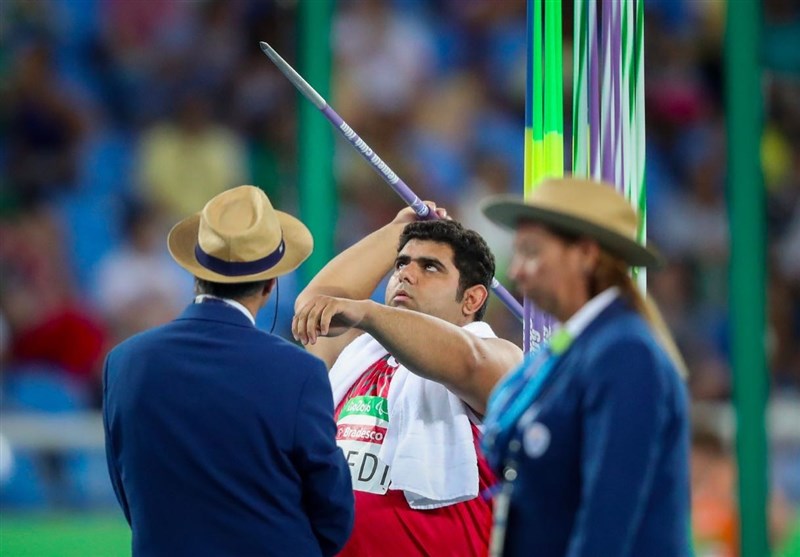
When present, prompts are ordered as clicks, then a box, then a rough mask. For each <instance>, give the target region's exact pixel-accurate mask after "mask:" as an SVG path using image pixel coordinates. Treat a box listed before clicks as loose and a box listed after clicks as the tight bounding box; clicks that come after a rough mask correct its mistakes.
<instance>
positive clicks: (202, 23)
mask: <svg viewBox="0 0 800 557" xmlns="http://www.w3.org/2000/svg"><path fill="white" fill-rule="evenodd" d="M568 5H569V4H567V6H568ZM764 9H765V14H764V31H763V35H762V40H763V51H762V61H763V65H764V74H763V76H762V77H761V79H762V82H763V85H764V87H763V91H764V98H765V122H764V136H763V142H762V160H763V172H764V187H765V188H766V195H767V227H768V249H769V253H768V261H769V268H768V282H769V290H768V358H769V369H770V373H771V396H772V397H773V398H782V397H783V398H792V397H794V400H797V397H798V396H799V395H800V102H798V99H800V7H799V5H798V3H797V2H794V1H792V0H766V1H765V2H764ZM524 13H525V2H524V0H500V1H498V0H429V1H424V0H385V1H382V0H351V1H344V0H342V1H340V2H338V3H336V7H335V10H334V19H333V29H332V31H333V32H332V45H331V46H332V56H333V71H332V84H331V86H332V95H331V99H332V104H333V106H334V107H335V108H336V109H337V111H338V112H339V113H340V114H341V115H342V117H343V118H344V119H345V120H346V121H347V122H348V123H349V124H350V125H351V127H352V128H353V129H354V130H356V131H357V132H358V133H359V134H360V135H361V136H362V137H363V138H364V139H365V140H366V141H367V142H368V143H369V144H370V146H372V147H373V148H374V149H375V151H376V152H377V153H379V154H380V156H381V157H382V158H383V159H384V160H385V161H387V162H388V163H389V164H390V165H391V166H392V168H393V169H394V170H395V171H396V172H397V173H398V174H399V175H400V176H401V177H403V179H404V180H405V181H406V182H407V183H409V184H411V185H412V187H413V188H414V189H415V191H416V192H417V193H418V195H419V196H420V197H423V198H426V199H433V200H435V201H436V202H437V203H438V204H440V205H444V206H446V207H447V208H448V209H449V211H450V212H451V214H453V215H454V216H456V218H459V219H460V220H462V221H463V222H464V223H465V224H467V225H468V226H470V227H472V228H475V229H476V230H478V231H479V232H481V233H482V234H484V236H485V237H486V238H487V240H488V241H489V244H490V245H491V246H492V247H493V249H494V250H495V253H496V256H497V259H498V272H500V273H502V272H503V270H504V268H505V265H506V263H507V260H508V256H509V252H510V236H508V235H507V234H506V233H504V232H502V231H500V230H499V229H497V228H494V227H493V226H492V225H491V224H489V223H488V221H485V220H484V219H483V217H482V216H481V215H480V213H479V211H478V209H477V201H478V200H480V199H481V198H483V197H485V196H486V195H489V194H491V193H496V192H504V191H511V192H521V189H522V168H523V164H522V163H523V151H522V138H523V114H524V100H525V99H524V96H525V40H526V38H525V22H524ZM564 17H565V21H564V29H565V32H564V40H565V42H564V47H565V53H564V59H565V61H569V60H571V41H572V22H571V9H568V8H567V7H565V13H564ZM645 21H646V31H645V55H646V62H645V71H646V78H645V79H646V102H647V124H646V125H647V185H648V205H649V208H648V213H649V216H648V218H649V223H648V228H649V234H650V237H651V239H652V240H653V241H654V242H655V243H656V245H657V246H658V247H659V248H660V249H661V250H662V251H663V252H664V253H665V254H666V255H667V256H668V257H669V261H670V263H669V265H668V267H667V268H666V269H665V270H663V271H662V272H659V273H653V274H652V275H651V277H650V287H649V288H650V293H651V294H652V295H653V297H654V298H655V299H656V300H657V301H658V302H659V303H660V305H661V308H662V309H663V311H664V313H665V316H666V317H667V319H668V321H669V323H670V325H671V326H672V328H673V331H674V332H675V334H676V337H677V339H678V342H679V344H680V346H681V348H682V350H683V352H684V355H685V357H686V360H687V362H688V365H689V368H690V372H691V373H690V377H689V386H690V390H691V393H692V396H693V399H694V400H696V401H700V400H712V401H726V400H729V398H730V395H731V370H730V361H729V346H728V323H729V319H730V317H731V316H730V315H729V314H728V311H727V296H728V290H727V282H728V281H727V272H728V271H727V260H728V250H729V245H728V220H727V216H726V205H725V169H726V167H725V156H726V152H725V112H724V83H723V76H722V44H723V32H724V3H723V2H715V1H704V2H694V1H690V0H682V1H677V0H650V1H648V2H647V14H646V16H645ZM259 40H267V41H268V42H270V43H271V44H272V45H273V46H275V47H276V49H277V50H278V51H279V52H280V53H281V54H282V55H283V56H284V57H285V58H286V59H287V60H288V61H290V62H292V63H294V61H296V60H297V59H298V57H297V52H298V48H299V41H300V39H299V37H298V27H297V0H269V1H267V0H264V1H257V0H230V1H182V2H177V1H169V0H148V1H147V2H139V1H131V0H102V1H101V0H75V1H67V0H63V1H56V0H53V1H44V0H42V1H40V0H35V1H34V0H6V1H4V2H2V3H0V83H2V85H1V86H0V99H2V101H1V102H2V104H1V105H0V106H1V108H0V118H1V119H2V124H3V126H2V129H3V132H2V134H3V139H2V142H0V165H1V166H2V174H1V175H0V180H2V194H1V196H0V277H2V281H1V282H0V334H1V335H2V343H1V344H0V362H2V375H1V377H2V410H3V412H10V411H14V410H37V411H42V412H62V411H71V410H80V409H87V408H89V409H91V408H97V405H98V400H99V397H98V393H99V389H100V381H99V378H100V370H101V367H102V362H103V357H104V355H105V352H106V351H107V350H108V348H109V347H110V346H112V345H113V344H115V343H116V342H118V341H120V340H121V339H123V338H126V337H127V336H129V335H131V334H133V333H135V332H136V331H139V330H142V329H143V328H146V327H150V326H153V325H156V324H159V323H162V322H164V321H166V320H169V319H171V318H172V317H174V316H175V315H176V314H177V313H178V312H179V311H181V309H182V308H183V306H184V305H185V304H187V303H188V302H189V301H190V299H191V288H192V284H191V278H190V277H188V276H186V275H185V273H183V272H182V271H181V270H180V269H179V268H178V267H177V266H176V265H175V264H173V263H172V261H171V260H170V259H169V257H168V255H167V254H166V253H165V250H166V245H165V235H166V231H167V230H168V228H169V226H170V225H171V224H172V223H174V222H176V221H177V220H178V219H179V218H181V217H183V216H185V215H186V214H188V213H191V212H194V211H197V210H199V209H201V208H202V205H203V204H204V202H205V201H206V200H208V199H209V198H211V197H212V196H213V195H214V194H216V193H218V192H220V191H221V190H223V189H226V188H228V187H231V186H234V185H239V184H245V183H251V184H255V185H258V186H259V187H262V188H264V189H265V190H266V191H267V193H268V194H269V196H270V198H271V199H272V200H273V202H274V203H275V205H277V206H278V207H280V208H282V209H284V210H287V211H290V212H293V213H295V214H297V213H298V211H299V207H298V198H297V181H298V165H299V161H298V153H297V141H296V136H297V106H298V100H299V99H298V97H297V95H296V94H295V91H294V89H293V88H292V86H291V85H290V84H289V83H288V82H287V81H286V79H285V78H284V77H283V76H282V75H281V74H280V73H279V72H278V71H277V70H276V69H275V68H274V66H273V65H272V64H271V63H270V62H269V61H268V60H267V59H266V58H265V57H264V55H263V54H262V53H261V51H260V49H259V48H258V41H259ZM570 65H571V64H567V66H570ZM567 74H569V69H567ZM753 78H754V79H759V77H758V76H754V77H753ZM570 83H571V76H570V75H567V76H566V81H565V107H566V115H565V122H567V123H569V122H570V121H571V117H570V114H569V112H570V108H569V107H570V104H571V100H570V99H571V90H570V87H569V85H570ZM569 127H570V126H569V125H566V126H565V128H566V133H567V136H569ZM569 141H570V139H569V137H568V138H567V142H568V143H567V144H568V145H569ZM567 151H569V149H567ZM567 156H569V155H568V154H567ZM335 180H336V183H337V185H338V191H339V204H338V207H331V211H337V212H338V222H339V225H338V227H337V230H336V243H337V246H338V247H339V248H342V247H345V246H347V245H349V244H350V243H352V242H353V241H354V240H356V239H358V238H360V237H361V236H362V235H363V234H364V233H366V232H367V231H370V230H373V229H374V228H376V227H378V226H380V225H382V224H383V223H385V222H387V221H388V220H389V219H391V217H392V216H393V215H394V214H395V212H396V211H397V210H398V209H399V208H400V207H401V201H400V200H399V199H398V198H397V197H396V196H395V195H394V194H393V193H392V192H391V191H390V190H389V189H388V188H387V187H385V185H384V184H383V183H382V182H381V180H380V179H379V178H378V177H377V175H376V174H375V173H374V171H373V170H372V169H371V168H370V167H369V166H367V165H366V164H365V163H364V162H363V161H362V160H361V159H360V157H359V156H358V155H357V154H356V153H355V151H353V150H352V149H351V148H350V147H349V146H347V145H346V144H344V143H342V142H339V143H337V150H336V158H335ZM298 283H299V277H298V278H290V279H289V280H287V281H286V282H285V283H282V292H281V301H280V303H279V304H280V305H279V308H278V310H279V311H278V327H277V329H276V330H277V331H279V332H281V333H282V334H284V335H285V336H287V337H288V335H287V334H286V333H287V331H288V327H289V326H290V320H291V314H292V301H293V299H294V295H295V294H296V293H297V284H298ZM262 318H266V321H267V323H266V324H267V326H269V322H270V321H271V318H272V312H271V311H265V312H262ZM489 320H490V322H492V324H493V325H494V326H495V328H496V329H497V330H498V331H499V332H500V333H501V334H503V335H505V336H507V337H508V338H511V339H513V340H517V341H521V331H520V330H519V325H518V323H517V322H516V321H515V320H514V319H513V318H512V317H511V316H510V315H509V314H507V312H506V310H505V309H504V308H503V307H502V306H500V305H499V304H496V305H495V306H493V307H492V308H491V310H490V314H489ZM176 388H179V386H176ZM697 429H698V432H697V435H696V439H695V448H696V452H695V456H696V458H695V462H694V465H695V470H694V472H695V475H694V479H695V486H694V487H695V491H694V494H695V511H696V512H695V530H696V536H697V537H698V539H700V538H703V539H706V542H705V543H706V547H710V548H712V549H711V550H709V551H713V550H716V549H714V548H720V549H719V550H720V551H728V550H730V551H734V550H733V549H730V548H733V547H734V546H735V541H734V540H735V537H736V534H735V531H736V526H735V500H734V497H735V489H734V485H735V480H734V468H733V466H734V465H733V463H732V459H731V452H730V447H729V446H727V445H726V444H725V442H724V441H721V440H720V439H719V438H718V437H717V436H716V435H715V434H714V432H713V431H712V430H711V429H710V428H704V427H703V424H699V425H698V428H697ZM773 453H774V454H773V457H774V458H773V464H774V465H773V473H774V474H773V478H772V480H773V484H774V485H775V487H776V489H775V498H776V501H778V502H777V503H776V504H775V508H776V509H777V510H776V511H775V513H774V519H773V521H772V523H773V526H774V527H775V528H776V529H777V530H778V533H777V534H776V535H777V536H778V537H784V536H785V535H786V532H787V530H788V529H789V528H790V526H788V523H789V521H790V520H791V508H792V507H795V508H797V506H798V505H800V448H798V445H797V444H795V445H794V446H792V447H783V448H780V450H773ZM22 457H24V454H22ZM22 457H20V458H17V459H16V461H15V462H16V464H17V468H16V472H15V473H12V474H11V475H10V477H11V478H12V479H11V480H7V485H5V486H4V488H3V489H4V491H3V494H2V497H0V503H2V505H3V508H5V509H9V508H11V509H13V508H25V507H36V508H39V507H47V506H53V505H60V504H67V505H69V504H81V502H83V504H95V503H97V502H98V501H101V502H102V504H108V503H109V502H110V501H113V495H110V492H109V491H108V490H109V489H110V487H109V486H107V485H106V483H107V479H106V477H105V470H104V463H103V461H102V459H101V460H100V461H99V462H95V461H91V460H86V459H84V460H81V461H80V463H79V464H76V465H75V466H74V467H73V468H70V466H71V464H69V462H67V464H65V463H64V461H63V459H62V460H59V459H60V458H61V457H57V455H56V456H54V455H50V456H49V457H48V458H47V459H45V462H44V464H43V463H42V462H40V461H39V460H37V459H35V458H33V457H32V458H31V461H30V467H29V469H28V471H27V472H26V473H24V474H23V473H22V472H20V470H22V471H24V470H25V468H24V462H25V460H24V458H22ZM76 458H77V457H76ZM42 470H44V472H42ZM54 470H55V472H54ZM59 470H60V472H59ZM64 470H67V472H64ZM70 470H73V471H75V472H74V473H75V474H77V477H78V478H79V479H77V480H75V479H73V480H69V481H72V482H73V484H75V485H77V484H80V485H79V486H78V487H75V485H73V487H72V488H69V489H67V488H65V489H66V491H63V490H62V492H61V493H62V496H53V495H52V490H51V491H48V488H46V486H45V487H42V488H41V489H39V491H37V489H38V488H35V487H31V486H35V484H36V482H37V481H39V480H38V479H37V478H39V477H40V476H41V475H42V474H44V476H43V477H48V474H49V475H50V476H53V474H56V473H58V474H70V473H72V472H70ZM15 474H16V475H15ZM20 474H21V475H20ZM80 478H83V479H80ZM98 478H99V479H98ZM75 482H77V483H75ZM92 482H94V483H92ZM46 483H47V482H44V483H43V484H42V485H45V484H46ZM70 485H72V484H70ZM87 485H96V486H97V487H96V488H95V490H94V491H93V490H92V489H90V488H87V487H86V486H87ZM81 486H82V487H81ZM73 488H74V489H73ZM70 489H73V491H74V490H77V491H78V492H80V493H82V495H79V496H76V495H74V493H73V495H69V493H72V492H71V491H70ZM81 490H83V491H81ZM87 490H88V491H87ZM64 493H67V495H64ZM97 494H100V495H97ZM95 495H97V496H96V497H95ZM701 545H702V544H701ZM706 554H708V555H711V554H714V555H728V554H733V553H722V552H720V553H710V552H709V553H706Z"/></svg>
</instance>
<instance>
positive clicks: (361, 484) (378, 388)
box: [336, 355, 398, 495]
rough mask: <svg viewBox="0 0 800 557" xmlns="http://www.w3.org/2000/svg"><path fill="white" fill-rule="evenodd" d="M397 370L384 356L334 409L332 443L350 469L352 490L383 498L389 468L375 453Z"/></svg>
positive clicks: (383, 433)
mask: <svg viewBox="0 0 800 557" xmlns="http://www.w3.org/2000/svg"><path fill="white" fill-rule="evenodd" d="M397 367H398V364H397V362H396V361H395V360H394V358H390V357H389V356H388V355H387V356H386V357H384V358H382V359H381V360H378V361H377V362H375V363H374V364H373V365H372V366H370V367H369V369H367V371H365V372H364V374H363V375H362V376H361V379H359V380H358V381H357V382H356V383H355V384H354V385H353V387H351V389H350V391H349V392H348V394H347V396H345V398H344V401H343V403H340V405H339V407H338V408H337V419H336V444H337V445H338V446H339V447H340V448H341V449H342V451H343V452H344V456H345V458H346V459H347V464H348V465H349V466H350V477H351V479H352V481H353V489H354V490H357V491H366V492H368V493H376V494H379V495H383V494H384V493H386V491H387V490H388V489H389V484H390V483H391V478H390V474H389V466H388V465H387V464H386V463H385V462H383V461H382V460H381V459H380V458H378V454H379V452H380V449H381V445H383V441H384V439H385V438H386V429H387V428H388V427H389V411H388V404H387V400H386V399H387V395H388V393H389V383H390V382H391V378H392V375H393V374H394V372H395V370H396V369H397Z"/></svg>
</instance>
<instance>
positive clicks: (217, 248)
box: [167, 186, 314, 283]
mask: <svg viewBox="0 0 800 557" xmlns="http://www.w3.org/2000/svg"><path fill="white" fill-rule="evenodd" d="M167 246H168V247H169V253H170V254H171V255H172V258H173V259H175V261H176V262H177V263H178V265H180V266H181V267H183V268H184V269H186V270H187V271H189V272H190V273H192V274H193V275H194V276H196V277H198V278H201V279H204V280H208V281H212V282H220V283H238V282H252V281H257V280H266V279H270V278H274V277H279V276H281V275H285V274H286V273H289V272H291V271H293V270H295V269H296V268H297V267H299V266H300V264H301V263H302V262H303V261H305V259H306V258H307V257H308V256H309V255H310V254H311V251H312V250H313V248H314V240H313V239H312V237H311V232H309V230H308V228H306V226H305V225H304V224H303V223H302V222H300V221H299V220H297V219H296V218H294V217H293V216H291V215H289V214H287V213H283V212H281V211H276V210H275V209H274V208H273V207H272V203H270V201H269V198H268V197H267V195H266V194H265V193H264V192H263V191H262V190H260V189H259V188H257V187H254V186H239V187H236V188H233V189H230V190H227V191H225V192H222V193H221V194H219V195H217V196H215V197H214V198H212V199H211V201H209V202H208V203H206V206H205V207H203V210H202V211H200V212H199V213H197V214H194V215H192V216H190V217H188V218H186V219H184V220H182V221H181V222H179V223H178V224H176V225H175V226H174V227H173V228H172V230H170V232H169V236H168V237H167Z"/></svg>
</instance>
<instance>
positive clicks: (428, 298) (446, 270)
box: [386, 240, 464, 325]
mask: <svg viewBox="0 0 800 557" xmlns="http://www.w3.org/2000/svg"><path fill="white" fill-rule="evenodd" d="M459 278H460V274H459V272H458V269H456V266H455V264H454V263H453V248H451V247H450V246H449V245H448V244H444V243H440V242H432V241H426V240H409V241H408V242H407V243H406V245H405V246H403V249H401V250H400V252H399V253H398V254H397V259H395V263H394V272H393V273H392V276H391V277H390V278H389V284H388V285H387V286H386V305H389V306H393V307H402V308H406V309H411V310H414V311H419V312H422V313H426V314H428V315H433V316H435V317H439V318H441V319H444V320H446V321H449V322H450V323H455V324H457V325H463V324H464V313H463V312H462V308H461V305H462V303H461V300H457V299H456V295H457V294H458V281H459Z"/></svg>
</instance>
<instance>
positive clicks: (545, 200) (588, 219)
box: [481, 177, 663, 267]
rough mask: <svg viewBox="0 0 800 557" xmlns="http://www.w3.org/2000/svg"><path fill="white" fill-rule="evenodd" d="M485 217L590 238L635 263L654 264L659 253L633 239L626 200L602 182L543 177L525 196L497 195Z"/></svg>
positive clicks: (504, 223) (658, 261)
mask: <svg viewBox="0 0 800 557" xmlns="http://www.w3.org/2000/svg"><path fill="white" fill-rule="evenodd" d="M481 209H482V210H483V213H484V214H485V215H486V216H487V217H488V218H489V220H491V221H493V222H495V223H497V224H499V225H501V226H504V227H505V228H510V229H514V228H516V226H517V224H518V223H519V222H536V223H540V224H543V225H545V226H548V227H550V228H552V229H553V230H555V231H556V232H562V233H566V234H571V235H575V236H584V237H587V238H591V239H593V240H595V241H596V242H597V243H598V244H599V245H600V246H601V247H602V248H604V249H605V250H606V251H608V252H609V253H611V254H613V255H616V256H618V257H620V258H622V259H623V260H624V261H626V262H627V263H628V264H629V265H632V266H635V267H658V266H660V265H661V264H662V262H663V260H662V258H661V256H660V255H659V254H658V252H656V251H655V250H653V249H651V248H647V247H645V246H642V245H640V244H639V243H638V242H637V241H636V230H637V226H638V221H637V218H636V213H635V212H634V211H633V208H632V207H631V204H630V203H628V201H627V200H626V199H625V198H624V197H623V196H622V195H620V194H619V193H617V191H616V190H615V189H614V186H612V185H611V184H608V183H605V182H596V181H592V180H587V179H581V178H574V177H567V178H559V179H548V180H545V181H544V182H542V184H541V185H540V186H539V187H537V188H536V189H535V190H534V191H533V193H532V194H531V196H530V197H529V198H528V199H525V200H522V199H519V198H518V197H515V196H509V195H500V196H494V197H490V198H489V199H487V200H485V201H484V202H483V203H482V204H481Z"/></svg>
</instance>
